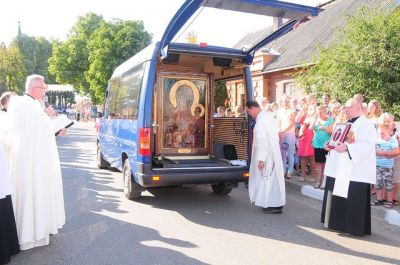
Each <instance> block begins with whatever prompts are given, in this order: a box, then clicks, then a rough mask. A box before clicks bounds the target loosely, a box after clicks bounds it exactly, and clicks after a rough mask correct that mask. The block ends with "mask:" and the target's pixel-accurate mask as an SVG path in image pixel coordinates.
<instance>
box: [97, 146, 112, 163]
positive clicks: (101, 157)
mask: <svg viewBox="0 0 400 265" xmlns="http://www.w3.org/2000/svg"><path fill="white" fill-rule="evenodd" d="M96 159H97V167H98V168H107V167H109V166H110V163H108V162H107V161H106V160H105V159H104V157H103V154H102V153H101V151H100V146H99V144H97V158H96Z"/></svg>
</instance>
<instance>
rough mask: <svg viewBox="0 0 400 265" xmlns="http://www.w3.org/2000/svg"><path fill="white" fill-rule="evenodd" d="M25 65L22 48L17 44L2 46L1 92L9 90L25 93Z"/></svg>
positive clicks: (0, 52) (0, 56) (0, 54)
mask: <svg viewBox="0 0 400 265" xmlns="http://www.w3.org/2000/svg"><path fill="white" fill-rule="evenodd" d="M25 75H26V72H25V67H24V64H23V59H22V55H21V53H20V50H19V49H18V47H16V46H15V45H10V47H9V48H6V46H5V45H1V47H0V93H1V92H3V91H5V90H8V91H13V92H16V93H19V94H21V93H23V91H24V90H25V88H24V81H25Z"/></svg>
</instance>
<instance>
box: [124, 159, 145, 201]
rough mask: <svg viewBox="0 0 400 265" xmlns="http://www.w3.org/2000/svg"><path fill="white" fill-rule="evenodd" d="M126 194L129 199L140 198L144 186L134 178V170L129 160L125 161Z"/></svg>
mask: <svg viewBox="0 0 400 265" xmlns="http://www.w3.org/2000/svg"><path fill="white" fill-rule="evenodd" d="M123 176H124V195H125V197H126V198H128V199H129V200H135V199H139V198H140V196H141V195H142V191H143V188H142V187H141V186H140V185H139V184H137V183H136V181H135V180H134V179H132V170H131V166H130V165H129V160H128V159H125V161H124V170H123Z"/></svg>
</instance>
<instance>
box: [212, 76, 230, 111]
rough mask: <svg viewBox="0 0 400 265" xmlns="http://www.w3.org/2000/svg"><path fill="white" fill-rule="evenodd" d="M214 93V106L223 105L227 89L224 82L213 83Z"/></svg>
mask: <svg viewBox="0 0 400 265" xmlns="http://www.w3.org/2000/svg"><path fill="white" fill-rule="evenodd" d="M214 95H215V97H214V106H215V107H219V106H225V100H226V99H227V98H228V91H227V89H226V86H225V83H224V82H216V83H215V91H214Z"/></svg>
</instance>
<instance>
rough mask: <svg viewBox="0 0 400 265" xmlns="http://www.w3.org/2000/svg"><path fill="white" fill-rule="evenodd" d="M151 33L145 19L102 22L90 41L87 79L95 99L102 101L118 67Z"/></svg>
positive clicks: (146, 40)
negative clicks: (145, 25)
mask: <svg viewBox="0 0 400 265" xmlns="http://www.w3.org/2000/svg"><path fill="white" fill-rule="evenodd" d="M150 41H151V35H150V34H149V33H148V32H146V31H145V29H144V26H143V22H142V21H121V20H113V21H111V22H109V23H104V24H102V25H101V26H100V27H99V28H98V29H96V31H95V32H94V33H93V34H92V36H91V38H90V40H89V42H88V46H87V47H88V50H89V54H90V56H89V63H90V65H89V69H88V71H86V73H85V76H86V80H87V81H88V83H89V93H90V95H91V97H92V101H93V102H102V101H103V100H104V94H105V91H106V88H107V83H108V80H109V79H110V77H111V74H112V72H113V70H114V68H115V67H116V66H118V65H119V64H121V63H122V62H124V61H125V60H127V59H128V58H130V57H132V56H133V55H134V54H136V53H138V52H139V51H140V50H142V49H143V48H145V47H146V46H147V45H149V44H150Z"/></svg>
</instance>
